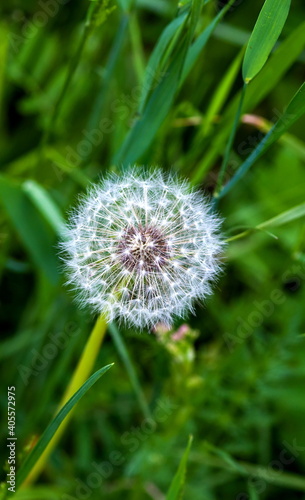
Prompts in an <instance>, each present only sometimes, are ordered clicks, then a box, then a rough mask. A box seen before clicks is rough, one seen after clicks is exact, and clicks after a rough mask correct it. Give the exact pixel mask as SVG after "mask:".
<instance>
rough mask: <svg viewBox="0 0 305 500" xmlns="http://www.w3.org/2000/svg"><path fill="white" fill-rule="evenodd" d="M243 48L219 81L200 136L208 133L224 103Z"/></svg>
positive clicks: (235, 75) (239, 63) (234, 77)
mask: <svg viewBox="0 0 305 500" xmlns="http://www.w3.org/2000/svg"><path fill="white" fill-rule="evenodd" d="M244 50H245V49H244V48H242V50H241V51H240V52H239V53H238V54H237V56H236V58H235V59H234V61H233V63H232V64H231V65H230V67H229V69H228V71H227V72H226V74H225V76H224V77H223V79H222V80H221V82H220V83H219V85H218V87H217V89H216V91H215V92H214V94H213V97H212V99H211V102H210V104H209V107H208V109H207V111H206V113H205V117H204V122H203V126H202V136H203V137H205V136H206V135H208V134H209V132H210V131H211V127H212V122H213V119H214V117H215V116H216V115H217V114H218V113H219V112H220V110H221V109H222V106H223V105H224V103H225V101H226V99H227V97H228V95H229V93H230V91H231V89H232V86H233V83H234V81H235V79H236V77H237V73H238V71H239V69H240V65H241V61H242V58H243V55H244Z"/></svg>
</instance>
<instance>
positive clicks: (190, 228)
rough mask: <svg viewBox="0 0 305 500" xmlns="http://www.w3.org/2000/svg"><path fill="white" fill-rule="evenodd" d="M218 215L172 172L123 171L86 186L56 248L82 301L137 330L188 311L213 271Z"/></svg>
mask: <svg viewBox="0 0 305 500" xmlns="http://www.w3.org/2000/svg"><path fill="white" fill-rule="evenodd" d="M219 225H220V221H219V218H218V217H217V216H216V215H214V214H213V212H212V211H211V208H210V206H209V203H208V202H207V201H206V200H205V198H204V196H203V195H202V194H201V193H200V192H198V191H196V190H194V189H192V188H191V187H190V185H189V184H188V183H187V182H185V181H181V180H179V179H178V178H176V177H175V176H173V175H165V174H163V173H162V172H161V171H159V170H151V171H150V170H143V169H141V168H140V167H137V168H133V169H129V170H128V171H126V172H125V173H124V174H122V175H121V176H117V175H114V174H111V175H109V176H108V177H106V178H104V179H103V180H102V181H101V182H100V183H99V184H97V185H95V186H92V187H90V188H89V190H88V192H87V194H86V195H85V196H83V197H82V199H81V200H80V203H79V205H78V207H77V208H76V209H75V210H74V211H73V212H72V213H71V216H70V221H69V224H68V227H67V230H66V238H65V241H64V242H63V243H62V249H63V251H64V261H65V264H66V267H67V271H68V283H69V284H71V285H73V287H74V288H75V289H76V290H77V297H78V299H79V301H80V302H81V304H83V305H87V304H88V305H90V306H91V308H92V309H93V310H94V311H96V312H99V313H103V314H104V315H105V316H106V318H107V319H108V320H109V321H111V320H113V319H115V318H117V319H118V320H120V321H124V322H126V323H127V324H132V325H134V326H136V327H139V328H144V327H152V326H154V325H155V324H156V323H158V322H163V323H166V324H168V325H170V324H171V323H172V320H173V318H174V317H175V316H184V315H185V314H186V313H187V312H188V311H193V307H194V303H195V302H196V301H197V300H198V299H200V300H202V299H204V298H205V297H206V296H207V295H208V294H209V293H210V292H211V284H212V283H213V281H214V280H215V278H216V276H217V273H218V272H219V269H220V266H219V261H218V257H219V253H220V251H221V248H222V241H221V239H220V236H219V232H218V231H219Z"/></svg>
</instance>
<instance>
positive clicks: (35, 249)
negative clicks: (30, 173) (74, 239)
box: [0, 176, 59, 285]
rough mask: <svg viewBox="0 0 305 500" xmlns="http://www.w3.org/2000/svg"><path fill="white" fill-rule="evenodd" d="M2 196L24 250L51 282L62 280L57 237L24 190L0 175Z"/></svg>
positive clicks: (0, 193) (0, 194) (0, 192)
mask: <svg viewBox="0 0 305 500" xmlns="http://www.w3.org/2000/svg"><path fill="white" fill-rule="evenodd" d="M0 197H1V201H2V204H3V206H4V208H5V211H6V212H7V214H8V216H9V218H10V220H11V222H12V224H13V226H14V227H15V229H16V231H17V233H18V235H19V237H20V239H21V240H22V242H23V244H24V247H25V248H26V250H27V251H28V253H29V255H30V256H31V257H32V259H33V261H34V262H35V263H36V265H37V267H38V269H40V270H41V271H42V272H43V273H44V274H45V275H46V277H47V278H48V280H49V281H50V283H52V284H54V285H55V284H56V283H57V282H58V279H59V273H58V261H57V259H56V256H55V253H54V251H53V245H54V238H53V234H52V233H51V232H50V231H49V230H48V227H47V226H46V224H45V222H44V220H42V218H41V217H40V216H39V214H38V213H37V210H36V208H35V207H34V206H33V204H32V203H31V201H30V200H29V199H28V196H27V195H26V194H25V192H24V191H23V189H22V187H21V186H20V185H19V184H17V183H14V182H12V181H10V180H8V179H6V178H5V177H4V176H0Z"/></svg>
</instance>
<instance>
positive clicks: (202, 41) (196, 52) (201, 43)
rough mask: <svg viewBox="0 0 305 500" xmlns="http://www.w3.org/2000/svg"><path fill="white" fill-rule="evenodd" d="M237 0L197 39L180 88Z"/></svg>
mask: <svg viewBox="0 0 305 500" xmlns="http://www.w3.org/2000/svg"><path fill="white" fill-rule="evenodd" d="M234 2H235V0H230V1H229V2H228V3H227V5H225V7H223V8H222V9H221V11H220V12H219V13H218V14H217V16H215V17H214V19H213V21H212V22H211V23H210V24H209V25H208V26H207V27H206V28H205V30H204V31H203V32H202V33H201V34H200V35H199V36H198V37H197V39H196V40H195V42H194V43H193V44H192V45H191V47H190V50H189V51H188V54H187V56H186V61H185V65H184V67H183V72H182V77H181V81H180V86H181V85H182V84H183V82H184V81H185V79H186V78H187V76H188V74H189V73H190V71H191V70H192V68H193V66H194V65H195V63H196V61H197V59H198V58H199V56H200V54H201V52H202V50H203V49H204V47H205V45H206V43H207V41H208V40H209V38H210V36H211V35H212V33H213V31H214V30H215V28H216V26H217V25H218V23H219V22H220V21H221V19H222V18H223V17H224V15H225V14H226V12H227V11H228V10H229V9H230V8H231V7H232V5H233V4H234Z"/></svg>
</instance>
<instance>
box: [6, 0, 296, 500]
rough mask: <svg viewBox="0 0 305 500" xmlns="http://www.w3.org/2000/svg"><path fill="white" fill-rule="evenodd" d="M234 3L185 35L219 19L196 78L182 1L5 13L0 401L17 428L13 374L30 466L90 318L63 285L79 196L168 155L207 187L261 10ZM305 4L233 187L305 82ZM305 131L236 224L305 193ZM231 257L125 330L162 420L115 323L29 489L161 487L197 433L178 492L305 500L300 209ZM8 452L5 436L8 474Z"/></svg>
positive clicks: (241, 142) (53, 493)
mask: <svg viewBox="0 0 305 500" xmlns="http://www.w3.org/2000/svg"><path fill="white" fill-rule="evenodd" d="M226 3H227V2H225V1H221V2H217V1H212V0H211V1H209V2H202V4H205V5H203V7H202V10H201V14H200V17H199V19H198V20H197V21H198V22H197V25H196V28H195V32H194V34H193V36H192V40H197V39H198V38H199V37H200V35H201V34H202V33H203V32H204V30H205V29H206V28H207V27H209V26H211V23H213V22H214V23H215V27H214V28H215V29H213V30H212V31H211V36H210V37H209V38H207V43H206V44H205V45H204V46H203V47H202V50H200V51H199V53H198V57H196V59H195V60H194V62H193V64H192V65H191V66H190V67H189V71H188V72H187V74H186V73H185V74H184V73H183V72H184V71H185V66H184V69H182V68H183V63H184V59H183V57H185V54H186V51H187V50H188V46H187V42H188V43H190V42H191V41H192V40H189V41H187V40H186V38H187V36H188V33H189V32H190V28H189V27H187V28H185V32H184V31H183V30H180V31H179V29H178V28H179V27H176V28H175V26H174V28H175V29H172V28H169V26H173V25H172V24H170V23H172V21H173V20H174V19H175V18H179V16H181V15H182V16H183V15H187V13H188V9H189V3H188V2H186V1H184V2H181V5H179V7H178V5H177V2H176V1H173V0H153V1H151V2H150V1H147V0H138V1H136V2H131V1H128V0H121V1H118V2H116V1H114V0H113V1H106V0H104V1H103V2H88V1H80V0H74V1H65V2H64V1H63V0H61V1H60V0H49V1H47V0H45V1H44V0H41V1H40V2H39V1H38V2H36V1H33V0H20V1H18V0H12V1H11V2H10V3H9V4H8V3H7V4H4V5H3V4H2V5H1V7H0V11H1V23H0V106H1V117H0V163H1V176H0V197H1V212H0V239H1V240H0V241H1V245H0V250H1V253H0V266H1V267H0V270H1V295H0V301H1V302H0V317H1V332H2V335H1V345H0V358H1V362H2V368H1V375H2V377H1V382H2V384H1V398H0V402H1V410H2V412H1V413H2V414H3V415H4V416H5V418H4V419H3V422H2V424H3V426H2V430H3V436H4V438H3V439H4V440H5V436H6V427H7V423H6V404H7V401H6V398H7V386H8V385H15V386H16V396H17V436H18V445H17V446H18V459H19V461H20V462H21V461H22V460H23V459H24V457H25V455H26V454H27V452H28V450H29V449H30V448H31V446H33V443H34V442H35V440H36V439H37V437H38V436H39V435H40V434H41V432H43V430H44V429H45V428H46V426H47V424H48V423H49V421H50V419H51V418H52V416H53V414H54V411H55V410H56V407H57V405H58V402H59V400H60V398H61V396H62V394H63V392H64V390H65V387H66V386H67V384H68V382H69V380H70V378H71V375H72V373H73V370H74V368H75V366H76V363H77V360H78V359H79V357H80V354H81V352H82V349H83V347H84V345H85V343H86V339H87V337H88V335H89V332H90V329H91V328H92V326H93V324H94V319H95V318H93V317H92V315H91V313H90V311H88V310H83V311H81V310H79V309H78V308H77V306H76V305H75V304H74V302H73V293H72V292H70V291H69V290H67V288H66V287H64V275H63V270H62V269H61V264H60V261H59V258H58V252H57V242H58V239H59V237H60V233H61V229H62V218H65V217H66V214H67V212H68V210H69V209H70V208H71V207H72V206H74V205H75V203H76V202H77V195H78V194H79V193H81V192H83V191H84V190H85V188H86V185H87V184H88V183H89V182H90V181H97V180H98V179H99V178H100V176H101V175H102V174H103V173H104V172H106V171H109V170H115V171H118V170H119V168H120V167H121V166H122V165H123V166H124V165H126V164H128V163H129V162H131V163H137V164H139V165H141V164H150V165H159V166H160V167H161V168H163V169H164V170H168V169H170V168H171V169H173V170H175V171H177V172H179V174H180V175H181V176H182V177H187V178H189V179H190V180H191V181H194V182H196V184H197V185H198V186H200V187H202V188H203V189H204V190H205V192H206V193H207V194H212V192H213V190H214V188H215V185H216V182H217V175H218V172H219V169H220V165H221V159H222V157H223V154H224V150H225V145H226V143H227V141H228V135H229V132H230V129H231V128H232V125H233V121H234V116H235V112H236V107H237V103H238V101H237V99H238V98H237V97H236V96H237V95H238V94H239V93H240V90H241V88H242V85H243V82H242V78H241V71H240V65H241V61H242V56H243V47H244V46H245V44H246V42H247V40H248V38H249V36H250V33H251V31H252V29H253V26H254V24H255V22H256V19H257V16H258V14H259V11H260V9H261V7H262V5H263V2H262V1H259V0H255V1H250V0H239V1H236V2H235V4H234V5H233V6H232V7H231V9H229V10H228V11H227V12H226V15H225V16H223V17H222V18H220V17H219V13H220V12H221V9H222V8H224V7H225V4H226ZM217 16H218V17H217ZM304 16H305V5H304V3H303V1H302V0H293V1H292V6H291V10H290V13H289V16H288V19H287V22H286V24H285V26H284V29H283V32H282V34H281V37H280V39H279V42H278V43H277V45H276V48H275V52H274V54H273V55H271V57H270V59H269V60H268V62H267V64H266V66H265V68H264V69H263V70H262V72H261V73H260V74H259V75H258V76H257V77H256V78H255V79H254V80H253V82H251V84H250V85H249V89H247V95H246V103H245V107H244V109H243V112H242V116H241V120H240V125H239V127H238V131H237V134H236V137H235V140H234V147H233V150H232V152H231V155H230V161H229V165H228V169H227V172H226V176H225V181H226V182H227V181H228V180H229V179H230V178H231V177H232V176H233V175H234V172H235V171H236V169H237V167H238V166H239V165H240V164H242V162H243V161H244V160H245V158H246V157H247V156H248V155H249V154H250V153H251V152H252V151H253V149H254V148H255V147H256V146H257V144H258V142H259V141H260V140H261V139H262V137H263V136H264V135H263V132H262V128H264V126H265V125H266V124H265V123H263V122H262V120H261V118H263V119H265V120H267V121H268V122H275V121H276V120H278V119H279V118H280V116H282V115H283V113H284V111H285V108H286V106H287V105H288V103H289V101H290V100H291V98H292V97H293V95H294V94H295V92H296V91H297V90H298V88H299V87H300V85H301V84H302V83H303V81H304V62H305V54H304V44H305V24H304V20H305V17H304ZM215 19H217V26H216V22H215ZM86 20H87V21H86ZM168 29H172V33H169V31H168ZM166 30H167V31H166ZM164 33H165V34H166V33H167V35H164ZM165 36H167V39H166V41H167V43H166V44H165V41H164V40H165V38H164V37H165ZM160 37H161V38H160ZM162 37H163V38H162ZM158 40H159V42H158ZM160 40H161V42H162V40H163V41H164V44H165V46H164V47H163V48H164V50H163V52H162V57H161V58H160V59H159V60H158V61H157V63H156V61H155V66H153V63H154V61H153V60H152V59H150V57H151V54H152V53H154V54H156V51H155V52H153V51H154V49H155V48H156V47H157V43H159V44H160V43H161V42H160ZM159 47H160V45H159ZM160 50H161V49H160ZM281 51H282V52H281ZM272 58H273V59H272ZM181 71H182V73H181ZM164 82H168V83H167V84H166V85H165V86H164V85H163V84H164ZM160 88H161V90H160ZM164 89H165V90H164ZM154 92H156V94H154ZM158 92H159V94H158ZM152 95H153V96H157V97H156V99H155V101H152V105H151V107H150V108H149V106H148V105H147V102H148V99H149V97H150V96H152ZM142 99H143V106H141V102H142V101H141V100H142ZM211 104H213V106H211ZM163 115H164V116H163ZM245 115H246V116H245ZM143 116H144V122H143V123H142V124H141V122H140V126H139V121H138V120H139V119H140V120H141V119H142V117H143ZM137 124H138V125H137ZM137 126H138V129H135V127H137ZM266 126H267V128H268V124H267V125H266ZM134 129H135V130H136V133H134V135H133V136H131V139H130V134H129V131H130V130H134ZM304 130H305V118H304V116H303V117H301V119H300V120H298V121H297V122H296V123H295V124H293V126H292V127H291V128H290V129H289V131H288V132H287V133H285V134H284V135H283V136H282V137H281V139H280V140H279V141H278V142H277V144H275V145H273V146H272V147H271V148H270V149H269V150H268V151H267V153H266V154H264V155H263V156H262V157H261V158H260V159H259V160H258V161H257V162H256V163H255V164H254V165H253V167H251V169H250V170H249V171H248V172H247V174H246V175H245V176H244V177H243V178H242V180H241V181H240V182H238V183H236V184H235V185H234V187H233V188H232V189H231V191H230V192H229V193H228V194H227V195H226V196H224V197H223V198H222V199H221V200H220V201H219V203H218V206H217V210H218V211H219V213H220V215H221V216H222V217H223V218H224V225H223V231H224V233H225V237H226V238H228V239H229V238H231V237H232V236H233V235H234V234H238V233H239V232H240V231H242V230H243V229H245V228H246V229H247V228H253V227H255V226H256V225H258V224H260V223H262V222H264V221H267V220H269V219H271V218H273V217H275V216H278V215H279V214H281V213H283V212H285V211H286V210H289V209H291V208H293V207H295V206H297V205H299V204H301V203H303V202H304V193H305V171H304V169H305V132H304ZM128 134H129V135H128ZM270 232H271V234H270ZM224 260H225V267H224V273H223V275H222V277H221V279H220V280H219V282H218V283H217V285H216V287H215V291H214V295H213V296H212V297H211V298H209V300H207V301H206V303H205V304H204V306H202V305H200V304H199V305H198V306H197V307H196V316H195V315H191V316H189V317H188V318H186V319H185V320H184V321H182V320H178V321H177V323H176V325H175V328H174V332H176V335H175V333H174V334H173V333H172V332H164V331H163V330H162V326H159V328H158V330H157V332H150V333H146V332H143V333H139V332H137V331H133V330H127V329H126V330H125V329H121V332H120V333H121V335H122V339H123V340H124V342H125V343H126V346H127V349H128V352H129V355H130V358H131V362H132V365H133V367H134V369H135V371H136V374H137V376H138V378H139V382H140V385H141V387H142V390H143V392H144V395H145V399H146V401H147V403H148V405H149V408H150V411H151V413H152V415H153V416H154V417H153V418H154V423H155V425H154V424H152V423H151V421H147V420H145V418H146V417H145V415H143V413H142V411H141V407H140V406H139V403H138V400H137V397H136V395H135V393H134V391H133V388H132V385H131V382H130V379H129V377H128V375H127V374H126V367H125V365H124V363H123V362H122V358H121V356H120V354H119V353H118V351H117V348H116V344H115V342H114V341H113V337H112V336H111V335H107V337H106V340H105V343H104V345H103V347H102V349H101V351H100V353H99V355H98V359H97V362H96V367H95V368H96V369H97V368H100V367H102V366H104V365H106V364H108V363H111V362H115V366H114V367H113V368H112V369H111V370H110V371H109V372H108V373H107V374H106V375H105V376H104V377H103V378H102V379H101V381H100V382H98V383H97V384H96V386H94V387H93V388H92V389H91V390H90V391H89V392H88V394H87V395H86V396H85V397H84V399H83V400H82V401H81V402H80V404H79V405H78V407H77V410H76V412H75V413H74V416H73V419H72V420H71V423H70V425H69V427H68V429H67V431H66V433H65V436H64V438H63V439H62V440H61V442H60V444H59V445H58V446H57V448H56V450H55V451H54V452H53V454H52V457H51V458H50V460H49V461H48V464H47V466H46V467H45V469H44V472H43V474H42V475H41V476H40V478H39V481H38V482H37V484H36V485H33V486H31V488H30V489H29V490H20V493H18V494H17V495H16V498H20V499H24V500H25V499H28V500H33V499H36V498H37V499H39V500H48V499H62V500H63V499H66V500H68V499H70V500H71V499H76V498H77V499H79V498H84V499H85V498H90V499H92V500H95V499H100V498H107V499H108V498H109V499H115V500H116V499H121V498H125V499H127V498H128V499H132V500H138V499H139V500H142V499H143V500H146V499H154V500H162V499H165V495H166V492H167V491H168V488H169V485H170V483H171V481H172V478H173V477H174V475H175V472H176V470H177V467H178V464H179V461H180V458H181V456H182V454H183V451H184V449H185V447H186V444H187V441H188V436H189V434H192V435H193V444H192V447H191V451H190V455H189V459H188V467H187V474H186V478H185V485H184V498H185V499H192V500H202V499H204V500H214V499H225V500H248V499H251V500H256V499H268V500H273V499H279V498H285V499H286V498H289V500H295V499H302V498H304V499H305V480H304V479H303V478H302V474H303V471H304V466H305V428H304V416H305V398H304V382H305V379H304V377H305V363H304V356H305V337H304V335H305V310H304V296H305V286H304V280H305V228H304V218H302V217H299V218H296V219H295V220H292V221H290V222H288V223H286V224H281V225H280V226H279V227H275V228H270V230H269V228H268V231H267V230H266V231H254V232H253V233H250V234H247V235H246V236H245V237H244V238H241V239H237V240H232V241H231V242H229V243H228V246H227V248H226V252H225V256H224ZM183 325H185V326H183ZM181 326H183V327H182V329H181ZM160 408H161V410H162V408H163V410H162V411H163V413H162V411H161V410H160ZM160 415H161V416H160ZM114 451H117V452H119V453H120V455H115V456H116V459H113V457H114V455H113V453H114ZM118 456H120V459H118ZM6 458H7V450H6V448H5V447H3V451H2V456H1V459H2V463H3V464H4V465H3V480H4V477H5V474H6V467H7V466H6V463H5V461H6ZM111 460H112V461H114V462H115V464H111ZM94 462H96V463H100V462H105V463H107V464H108V469H107V466H105V467H106V469H107V471H108V472H106V473H105V476H107V477H105V478H104V480H103V483H102V485H101V486H98V487H96V486H95V487H93V486H92V487H91V486H89V485H88V476H89V475H90V473H92V471H94V470H95V469H94V465H93V463H94ZM109 463H110V465H109ZM89 483H90V481H89ZM77 489H78V493H77ZM65 495H66V496H65Z"/></svg>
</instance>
